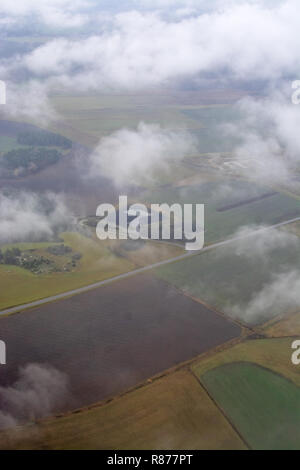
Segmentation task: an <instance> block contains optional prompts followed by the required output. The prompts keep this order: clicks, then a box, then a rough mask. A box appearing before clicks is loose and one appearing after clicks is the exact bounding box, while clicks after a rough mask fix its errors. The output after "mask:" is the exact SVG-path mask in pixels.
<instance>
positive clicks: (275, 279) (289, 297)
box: [230, 270, 300, 323]
mask: <svg viewBox="0 0 300 470" xmlns="http://www.w3.org/2000/svg"><path fill="white" fill-rule="evenodd" d="M298 309H300V271H299V270H293V271H289V272H283V273H280V274H274V275H273V276H272V280H271V282H270V283H268V284H266V285H264V286H263V288H262V290H261V291H259V292H256V293H255V294H253V296H252V298H251V300H250V302H248V303H247V305H244V304H243V305H234V306H232V307H231V308H230V310H231V314H232V315H233V316H235V317H237V318H240V319H242V320H243V321H245V322H247V323H253V322H261V321H262V320H263V321H267V320H269V319H271V318H273V317H275V316H277V315H279V314H283V313H288V312H289V311H296V310H298Z"/></svg>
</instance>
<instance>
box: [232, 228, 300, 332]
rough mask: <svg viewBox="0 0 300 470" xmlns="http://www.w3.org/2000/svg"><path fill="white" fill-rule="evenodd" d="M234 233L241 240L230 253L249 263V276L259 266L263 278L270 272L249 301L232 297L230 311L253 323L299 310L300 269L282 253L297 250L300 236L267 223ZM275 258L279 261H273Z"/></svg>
mask: <svg viewBox="0 0 300 470" xmlns="http://www.w3.org/2000/svg"><path fill="white" fill-rule="evenodd" d="M235 236H236V237H240V239H239V240H238V241H237V242H235V243H234V245H232V246H231V247H230V251H229V253H231V256H232V255H233V256H238V257H239V258H240V262H241V263H242V264H245V263H246V266H247V268H248V276H249V277H250V278H251V276H253V273H255V272H256V270H257V269H258V267H259V268H260V269H261V271H262V272H264V273H265V274H264V275H263V277H262V279H263V278H264V276H266V275H267V277H268V280H267V281H265V283H264V284H262V285H260V286H258V285H257V287H259V288H258V289H257V288H256V289H255V292H253V293H252V295H251V297H250V298H249V300H247V301H245V300H244V301H243V300H242V301H241V302H240V303H236V304H232V303H231V301H230V297H229V298H228V304H227V307H226V311H227V313H228V314H229V315H230V316H233V317H235V318H237V319H239V320H241V321H243V322H245V323H249V324H254V323H261V322H266V321H268V320H270V319H271V318H274V317H275V316H277V315H279V314H284V313H287V312H289V311H295V310H297V309H300V271H299V270H298V269H296V268H295V264H291V263H290V261H291V259H290V255H289V256H288V258H286V257H283V258H282V257H281V256H279V253H280V251H281V252H283V253H292V252H293V251H294V252H295V253H296V252H298V250H299V238H298V237H297V236H296V235H295V234H293V233H291V232H288V231H286V230H282V229H266V227H264V226H258V227H257V226H256V227H255V226H252V227H251V226H249V227H243V228H241V229H240V230H239V231H238V232H237V233H236V235H235ZM224 254H225V253H224ZM227 255H228V252H227V253H226V256H227ZM243 258H244V260H243ZM273 258H274V259H275V260H277V261H276V262H274V260H273ZM288 259H289V260H290V261H288ZM283 260H285V261H284V262H283ZM257 275H258V278H259V274H258V273H257ZM253 285H255V283H254V284H253Z"/></svg>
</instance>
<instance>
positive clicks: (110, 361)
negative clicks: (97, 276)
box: [0, 275, 241, 409]
mask: <svg viewBox="0 0 300 470" xmlns="http://www.w3.org/2000/svg"><path fill="white" fill-rule="evenodd" d="M120 306H121V308H120ZM0 333H1V338H2V339H3V340H4V341H5V342H6V344H7V348H8V350H9V351H10V360H9V362H8V364H7V365H5V366H3V367H2V370H1V377H0V384H1V385H8V384H10V383H11V382H12V381H14V379H15V377H16V374H17V369H18V367H20V366H22V365H24V364H27V363H30V362H35V363H47V364H50V365H52V366H54V367H56V368H57V369H59V370H61V371H62V372H65V373H66V374H67V376H68V377H69V379H70V386H71V390H72V399H71V398H70V401H69V404H68V406H69V407H70V409H73V408H74V407H76V406H77V407H78V406H84V405H88V404H90V403H94V402H96V401H98V400H101V399H104V398H106V397H108V396H113V395H115V394H117V393H119V392H121V391H124V390H126V389H128V388H129V387H131V386H134V385H136V384H137V383H139V382H141V381H143V380H145V379H147V378H148V377H150V376H153V375H155V374H157V373H158V372H161V371H163V370H165V369H168V368H170V367H172V366H174V365H175V364H178V363H180V362H182V361H185V360H188V359H191V358H193V357H195V356H197V355H198V354H201V353H203V352H205V351H207V350H209V349H211V348H214V347H216V346H218V345H220V344H223V343H224V342H227V341H229V340H232V339H233V338H236V337H238V336H239V335H240V333H241V329H240V328H239V326H237V325H236V324H234V323H231V322H230V321H227V320H226V319H225V318H223V317H222V316H220V315H218V314H216V313H214V312H213V311H211V310H209V309H208V308H206V307H204V306H203V305H202V304H199V303H198V302H195V301H193V300H192V299H190V298H188V297H186V296H184V295H182V294H180V293H178V292H177V290H176V289H174V288H173V287H170V286H168V285H167V284H166V283H164V282H161V281H158V280H157V279H155V278H153V277H151V276H149V275H141V276H138V277H132V278H128V279H124V280H122V281H119V282H114V283H111V284H108V285H106V286H104V287H102V288H98V289H94V290H91V291H89V292H87V293H84V294H80V295H76V296H74V297H71V298H69V299H65V300H62V301H60V302H55V303H51V304H47V305H44V306H43V307H39V308H36V309H33V310H30V311H27V312H24V313H22V314H19V315H17V314H16V315H11V316H8V317H3V318H1V319H0ZM74 351H76V354H74Z"/></svg>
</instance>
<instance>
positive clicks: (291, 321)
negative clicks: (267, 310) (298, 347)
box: [263, 312, 300, 339]
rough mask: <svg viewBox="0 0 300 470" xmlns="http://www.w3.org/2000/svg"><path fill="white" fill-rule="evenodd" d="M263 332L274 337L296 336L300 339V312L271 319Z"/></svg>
mask: <svg viewBox="0 0 300 470" xmlns="http://www.w3.org/2000/svg"><path fill="white" fill-rule="evenodd" d="M263 332H264V333H265V334H267V335H268V336H270V337H272V338H282V337H286V336H290V337H292V336H294V337H295V339H298V338H299V336H300V313H299V312H297V313H294V314H292V315H287V316H286V317H284V318H279V319H276V320H275V321H273V322H272V321H271V322H270V323H269V324H267V325H266V326H265V328H264V329H263Z"/></svg>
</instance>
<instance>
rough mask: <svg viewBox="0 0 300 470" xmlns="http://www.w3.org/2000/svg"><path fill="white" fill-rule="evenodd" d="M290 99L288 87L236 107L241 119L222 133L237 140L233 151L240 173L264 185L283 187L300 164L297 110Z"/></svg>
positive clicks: (248, 99) (299, 121) (299, 114)
mask: <svg viewBox="0 0 300 470" xmlns="http://www.w3.org/2000/svg"><path fill="white" fill-rule="evenodd" d="M291 96H292V88H291V87H290V88H289V89H285V90H280V91H277V92H271V93H270V95H269V96H268V98H265V99H262V100H255V99H253V98H247V99H243V100H241V101H240V102H239V103H238V104H237V105H236V106H237V111H238V112H239V113H240V115H241V119H240V120H239V121H238V122H236V123H234V124H233V123H231V124H228V125H227V126H225V127H224V129H223V130H224V131H225V133H227V134H229V135H231V136H233V137H234V138H236V139H237V140H238V141H239V143H238V144H237V145H236V146H235V148H234V151H233V161H235V162H236V163H237V164H238V167H237V168H238V171H239V173H242V174H243V175H244V176H247V177H248V178H249V177H250V178H252V179H255V180H256V181H257V180H258V181H260V182H261V183H265V184H276V183H285V184H286V183H287V182H288V181H290V179H291V178H292V177H293V176H294V170H295V168H297V167H299V165H300V134H299V128H300V108H299V106H296V105H293V104H292V102H291ZM295 184H296V183H295Z"/></svg>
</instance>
